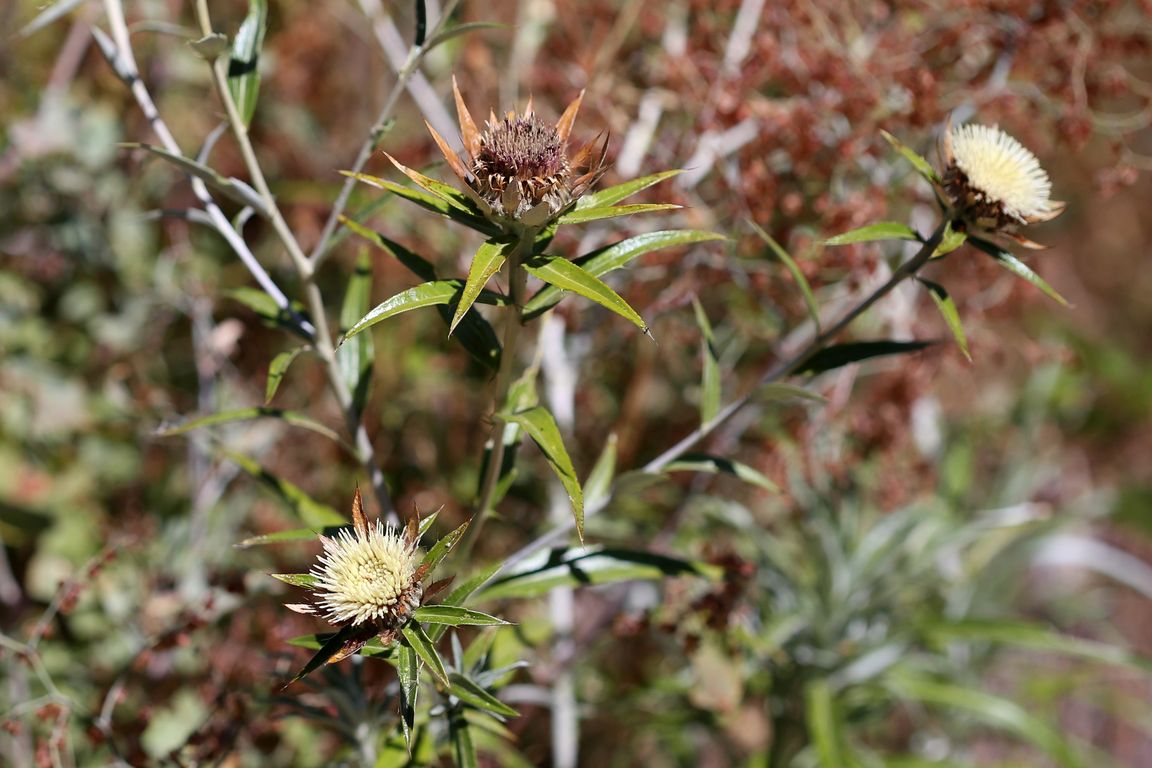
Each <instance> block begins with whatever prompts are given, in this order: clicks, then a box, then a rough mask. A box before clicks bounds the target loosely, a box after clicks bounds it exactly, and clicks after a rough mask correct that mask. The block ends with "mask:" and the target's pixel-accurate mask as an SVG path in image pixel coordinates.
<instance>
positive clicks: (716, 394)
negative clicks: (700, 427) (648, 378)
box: [692, 296, 721, 424]
mask: <svg viewBox="0 0 1152 768" xmlns="http://www.w3.org/2000/svg"><path fill="white" fill-rule="evenodd" d="M692 309H693V311H694V312H695V313H696V325H697V326H698V327H699V328H700V356H701V358H702V359H703V362H702V366H703V367H702V370H701V373H700V423H701V424H707V423H708V422H710V421H712V419H714V418H716V414H717V413H719V412H720V396H721V392H720V356H719V354H718V353H717V352H716V339H715V337H714V336H713V335H712V324H711V323H710V322H708V315H707V314H705V312H704V307H703V306H701V305H700V300H699V299H697V298H696V297H695V296H694V297H692Z"/></svg>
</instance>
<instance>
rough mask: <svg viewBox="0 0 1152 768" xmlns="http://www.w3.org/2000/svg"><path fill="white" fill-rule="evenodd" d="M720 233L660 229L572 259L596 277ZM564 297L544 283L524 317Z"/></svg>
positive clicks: (562, 292) (706, 239) (525, 306)
mask: <svg viewBox="0 0 1152 768" xmlns="http://www.w3.org/2000/svg"><path fill="white" fill-rule="evenodd" d="M725 239H726V238H725V237H724V236H723V235H719V234H716V233H715V232H703V231H700V230H693V229H675V230H660V231H658V232H649V233H648V234H644V235H636V236H635V237H629V238H627V239H626V240H621V241H620V242H618V243H613V244H612V245H609V246H606V247H604V248H601V249H599V250H596V251H593V252H591V253H588V254H585V255H584V256H581V257H580V258H578V259H576V261H575V263H576V264H578V265H579V266H580V267H581V268H582V269H583V270H584V271H585V272H587V273H588V274H590V275H594V276H596V277H600V276H601V275H604V274H607V273H608V272H611V271H613V270H615V269H619V268H620V267H623V266H624V265H625V264H627V263H628V262H630V261H632V260H633V259H635V258H637V257H639V256H643V255H644V254H646V253H650V252H652V251H656V250H659V249H661V248H670V247H672V246H674V245H689V244H691V243H702V242H707V241H711V240H725ZM562 298H564V291H563V290H562V289H561V288H557V287H556V286H554V285H546V286H544V288H542V289H541V290H540V291H539V292H538V293H537V294H536V295H535V296H533V297H532V299H531V300H530V301H529V302H528V303H527V304H525V305H524V319H526V320H528V319H531V318H533V317H537V316H538V315H540V314H542V313H543V312H545V311H547V310H548V309H550V308H552V307H554V306H556V304H557V303H559V301H560V299H562Z"/></svg>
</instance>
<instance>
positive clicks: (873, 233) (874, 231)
mask: <svg viewBox="0 0 1152 768" xmlns="http://www.w3.org/2000/svg"><path fill="white" fill-rule="evenodd" d="M875 240H915V241H917V242H923V238H922V237H920V233H919V232H917V231H916V230H914V229H912V227H910V226H908V225H907V224H901V223H900V222H898V221H878V222H876V223H875V224H869V225H868V226H866V227H860V228H859V229H853V230H851V231H850V232H844V233H843V234H839V235H835V236H834V237H830V238H828V239H827V240H825V241H824V245H851V244H852V243H870V242H873V241H875Z"/></svg>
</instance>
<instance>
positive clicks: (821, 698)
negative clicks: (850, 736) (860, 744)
mask: <svg viewBox="0 0 1152 768" xmlns="http://www.w3.org/2000/svg"><path fill="white" fill-rule="evenodd" d="M804 699H805V704H806V707H805V714H806V719H807V723H808V731H809V732H810V733H811V735H812V743H813V746H815V747H816V754H817V755H818V756H819V758H820V765H827V766H833V765H835V766H844V768H848V767H849V766H851V765H853V764H854V762H855V761H853V762H852V763H850V762H849V761H848V758H847V756H846V754H845V745H844V734H843V730H844V728H843V725H844V723H843V720H842V715H841V714H840V712H839V709H838V707H837V706H836V701H835V698H834V697H833V694H832V687H831V686H830V685H829V684H828V681H827V680H824V679H817V680H813V681H812V682H810V683H808V685H807V686H805V688H804Z"/></svg>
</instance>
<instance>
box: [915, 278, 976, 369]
mask: <svg viewBox="0 0 1152 768" xmlns="http://www.w3.org/2000/svg"><path fill="white" fill-rule="evenodd" d="M917 280H919V281H920V283H921V284H922V285H923V286H924V287H925V288H927V289H928V295H929V296H931V297H932V302H933V303H934V304H935V305H936V308H937V309H939V310H940V315H941V316H942V317H943V318H944V322H945V323H946V324H947V326H948V330H950V331H952V338H954V339H955V340H956V344H957V346H959V347H960V351H961V352H963V353H964V357H966V358H968V361H969V362H971V361H972V355H971V353H969V351H968V339H967V337H966V336H965V335H964V326H963V325H961V324H960V312H959V310H957V309H956V302H954V301H952V297H951V296H949V295H948V291H946V290H945V289H944V286H942V285H940V284H939V283H934V282H932V281H931V280H925V279H923V278H917Z"/></svg>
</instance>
